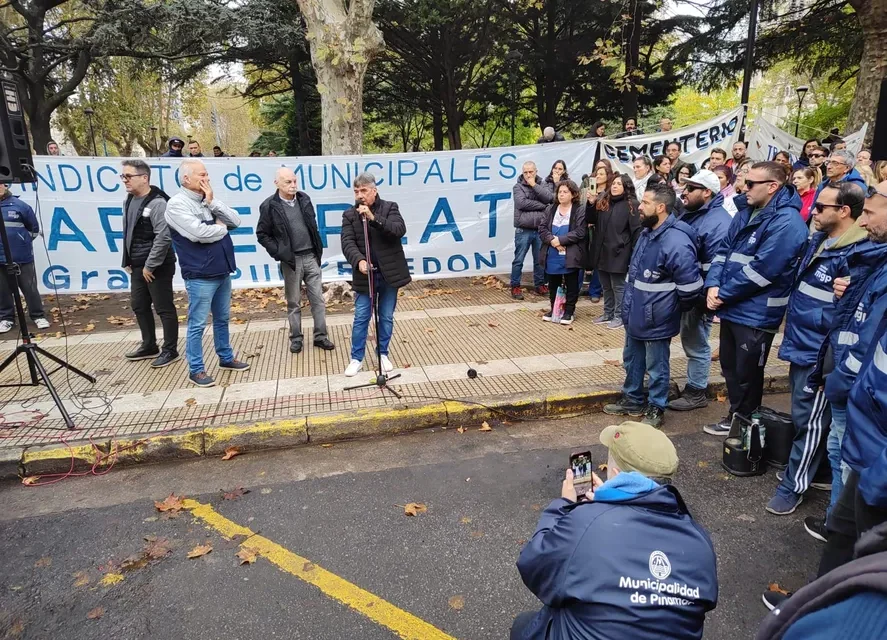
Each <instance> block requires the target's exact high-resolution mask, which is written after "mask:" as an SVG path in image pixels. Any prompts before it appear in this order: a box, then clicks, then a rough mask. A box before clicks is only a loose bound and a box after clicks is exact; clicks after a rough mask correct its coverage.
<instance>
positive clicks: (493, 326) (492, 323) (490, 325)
mask: <svg viewBox="0 0 887 640" xmlns="http://www.w3.org/2000/svg"><path fill="white" fill-rule="evenodd" d="M487 326H488V327H490V328H491V329H495V328H496V327H498V326H499V323H498V322H488V323H487Z"/></svg>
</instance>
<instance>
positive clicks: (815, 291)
mask: <svg viewBox="0 0 887 640" xmlns="http://www.w3.org/2000/svg"><path fill="white" fill-rule="evenodd" d="M798 292H799V293H803V294H804V295H808V296H810V297H811V298H815V299H816V300H822V301H823V302H834V300H835V293H834V291H832V290H831V289H829V290H828V291H826V290H825V289H820V288H819V287H814V286H813V285H812V284H807V283H806V282H801V284H799V285H798Z"/></svg>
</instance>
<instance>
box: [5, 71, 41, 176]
mask: <svg viewBox="0 0 887 640" xmlns="http://www.w3.org/2000/svg"><path fill="white" fill-rule="evenodd" d="M0 92H2V95H0V181H3V182H16V183H19V184H21V183H22V182H36V180H37V177H36V176H35V175H34V169H33V167H34V156H33V155H31V144H30V143H29V142H28V127H27V125H26V124H25V113H24V110H23V109H22V101H21V99H20V98H19V94H18V87H16V85H15V82H13V81H12V80H11V79H10V78H9V77H8V76H0Z"/></svg>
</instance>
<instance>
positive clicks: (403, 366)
mask: <svg viewBox="0 0 887 640" xmlns="http://www.w3.org/2000/svg"><path fill="white" fill-rule="evenodd" d="M412 366H413V363H412V362H404V363H403V364H402V365H400V368H401V369H409V368H410V367H412Z"/></svg>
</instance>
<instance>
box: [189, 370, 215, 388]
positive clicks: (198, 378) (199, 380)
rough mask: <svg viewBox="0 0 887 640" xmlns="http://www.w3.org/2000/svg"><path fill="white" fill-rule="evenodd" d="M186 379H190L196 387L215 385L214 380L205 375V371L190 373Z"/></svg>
mask: <svg viewBox="0 0 887 640" xmlns="http://www.w3.org/2000/svg"><path fill="white" fill-rule="evenodd" d="M188 380H190V381H191V382H192V384H196V385H197V386H198V387H214V386H216V381H215V380H213V379H212V376H209V375H207V374H206V371H200V372H198V373H192V374H190V375H189V376H188Z"/></svg>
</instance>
